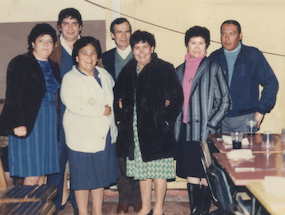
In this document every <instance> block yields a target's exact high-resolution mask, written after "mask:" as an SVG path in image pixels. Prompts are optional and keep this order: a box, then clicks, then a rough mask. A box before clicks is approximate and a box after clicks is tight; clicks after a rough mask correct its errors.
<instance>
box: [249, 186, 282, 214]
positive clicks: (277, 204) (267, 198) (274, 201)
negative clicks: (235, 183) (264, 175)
mask: <svg viewBox="0 0 285 215" xmlns="http://www.w3.org/2000/svg"><path fill="white" fill-rule="evenodd" d="M246 187H247V189H248V190H249V191H250V192H251V193H252V194H253V196H254V197H255V198H256V199H258V201H259V202H260V203H261V204H262V205H263V207H264V208H265V209H266V210H267V211H268V212H269V213H270V214H271V215H281V214H285V197H280V196H276V195H274V194H273V193H270V192H267V191H266V190H265V189H264V187H263V185H262V183H261V182H260V181H256V182H248V183H247V185H246Z"/></svg>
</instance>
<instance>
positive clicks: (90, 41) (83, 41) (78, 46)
mask: <svg viewBox="0 0 285 215" xmlns="http://www.w3.org/2000/svg"><path fill="white" fill-rule="evenodd" d="M88 44H91V45H93V46H94V47H95V49H96V53H97V58H98V59H101V55H102V51H101V45H100V42H99V40H97V39H96V38H94V37H81V38H80V39H79V40H77V41H76V42H75V43H74V45H73V51H72V60H73V64H74V65H76V64H78V62H77V61H76V57H77V56H78V53H79V51H80V49H82V48H83V47H85V46H87V45H88Z"/></svg>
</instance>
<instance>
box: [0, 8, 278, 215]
mask: <svg viewBox="0 0 285 215" xmlns="http://www.w3.org/2000/svg"><path fill="white" fill-rule="evenodd" d="M82 26H83V25H82V18H81V15H80V13H79V11H78V10H76V9H74V8H67V9H64V10H62V11H61V12H60V14H59V19H58V23H57V27H58V30H59V31H60V35H59V37H57V36H56V32H55V30H54V29H53V28H52V27H51V26H50V25H48V24H44V23H43V24H37V25H36V26H35V27H34V28H33V29H32V31H31V32H30V35H29V36H28V45H29V47H28V50H29V51H28V53H26V54H24V55H19V56H17V57H15V58H14V59H13V60H12V61H11V62H10V63H9V66H8V70H7V91H6V100H5V105H4V108H3V111H2V114H1V118H0V120H1V121H0V126H1V129H2V131H3V130H4V131H5V133H6V134H7V135H9V150H8V151H9V170H10V175H11V176H18V177H23V178H24V184H25V185H35V184H43V183H45V176H47V183H49V184H55V185H56V186H57V187H58V193H59V195H58V197H57V198H56V200H55V205H56V211H57V212H58V211H60V210H63V209H64V206H65V204H66V202H67V200H68V198H69V199H70V201H71V203H72V205H73V207H74V214H82V215H85V214H88V210H87V205H88V197H89V192H91V195H92V205H93V209H92V214H95V215H100V214H102V204H103V193H104V192H103V191H104V187H108V186H110V185H111V184H115V183H117V187H118V191H119V204H118V207H117V212H118V213H127V212H128V208H129V206H130V205H133V207H134V210H135V211H136V212H138V214H139V215H146V214H147V215H152V214H153V215H162V214H164V213H163V201H164V197H165V193H166V189H167V180H173V179H174V178H175V175H178V176H180V177H183V178H187V189H188V192H189V200H190V209H191V214H208V213H209V209H210V206H211V195H210V191H209V188H208V186H207V181H206V179H205V175H204V172H203V169H202V164H201V161H200V146H199V143H200V141H201V140H207V136H208V134H209V133H218V132H224V133H228V132H232V131H239V132H245V131H246V122H247V121H249V120H251V119H253V120H256V121H257V123H258V126H260V124H261V122H262V119H263V117H264V115H265V114H266V113H268V112H270V110H271V109H272V108H273V106H274V104H275V101H276V94H277V91H278V81H277V79H276V77H275V75H274V73H273V71H272V69H271V68H270V66H269V64H268V63H267V61H266V59H265V58H264V56H263V54H262V53H261V52H260V51H259V50H258V49H256V48H253V47H248V46H245V45H243V44H242V42H241V40H242V33H241V27H240V24H239V23H238V22H237V21H234V20H227V21H225V22H224V23H223V24H222V25H221V42H222V48H221V49H219V50H217V51H215V52H213V53H212V54H211V55H210V56H209V57H207V56H206V55H207V48H208V47H209V45H210V32H209V30H208V29H207V28H205V27H200V26H194V27H191V28H190V29H189V30H187V31H186V33H185V46H186V49H187V53H186V55H185V59H184V63H183V64H181V65H180V66H178V67H177V68H176V69H175V68H174V67H173V65H172V64H171V63H168V62H166V61H163V60H162V59H160V58H158V56H157V54H156V53H155V46H156V42H155V38H154V35H153V34H151V33H149V32H146V31H140V30H137V31H135V32H134V33H133V34H132V28H131V25H130V23H129V22H128V20H127V19H125V18H118V19H115V20H114V21H113V22H112V24H111V27H110V33H111V37H112V39H113V40H114V41H115V43H116V46H117V47H116V48H114V49H112V50H109V51H107V52H105V53H103V54H102V52H101V46H100V42H99V41H98V40H97V39H95V38H93V37H81V36H80V32H81V30H82ZM259 85H262V86H263V90H262V92H261V97H259ZM57 95H59V96H57ZM56 100H57V103H56ZM56 104H57V107H56ZM209 147H210V150H212V151H213V150H215V149H214V147H213V146H212V145H211V143H210V142H209ZM174 159H176V161H177V163H176V173H175V168H174ZM67 161H69V170H70V182H71V184H70V185H71V190H70V193H69V194H68V192H67V186H66V173H65V172H66V166H67V165H66V164H67ZM153 183H154V193H155V205H154V207H153V208H152V205H151V196H152V185H153Z"/></svg>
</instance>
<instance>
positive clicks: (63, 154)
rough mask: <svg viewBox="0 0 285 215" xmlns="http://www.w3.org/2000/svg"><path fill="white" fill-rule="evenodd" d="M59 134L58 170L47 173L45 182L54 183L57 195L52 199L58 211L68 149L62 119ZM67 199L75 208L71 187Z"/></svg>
mask: <svg viewBox="0 0 285 215" xmlns="http://www.w3.org/2000/svg"><path fill="white" fill-rule="evenodd" d="M59 135H60V136H59V141H58V143H57V150H58V160H59V171H60V172H59V173H57V174H52V175H49V176H48V177H47V183H48V184H54V185H56V186H57V189H58V196H57V197H56V199H55V200H54V204H55V206H56V211H59V209H60V206H61V201H62V191H63V182H64V173H65V166H66V163H67V160H68V151H67V145H66V143H65V134H64V130H63V126H62V121H61V123H60V130H59ZM70 183H71V182H70ZM69 199H70V201H71V204H72V206H73V208H77V203H76V199H75V194H74V191H73V190H71V189H70V193H69Z"/></svg>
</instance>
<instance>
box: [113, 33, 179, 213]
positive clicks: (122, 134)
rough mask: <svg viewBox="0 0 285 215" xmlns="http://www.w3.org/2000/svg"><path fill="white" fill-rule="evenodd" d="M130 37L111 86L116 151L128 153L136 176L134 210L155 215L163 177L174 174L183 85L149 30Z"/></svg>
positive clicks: (160, 201) (159, 209) (159, 205)
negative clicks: (126, 57)
mask: <svg viewBox="0 0 285 215" xmlns="http://www.w3.org/2000/svg"><path fill="white" fill-rule="evenodd" d="M130 43H131V47H132V50H133V54H134V58H133V59H132V60H130V61H129V62H128V63H127V64H126V65H125V67H123V69H122V71H121V73H120V74H119V76H118V79H117V81H116V85H115V87H114V96H115V99H114V111H115V118H116V122H117V125H118V129H119V135H118V140H117V156H119V157H127V176H128V177H134V179H135V180H140V190H141V197H142V209H141V211H140V212H139V213H138V214H139V215H146V214H152V213H153V214H158V215H160V214H163V211H162V205H163V200H164V196H165V192H166V180H167V179H173V178H174V177H175V174H174V173H175V172H174V161H173V156H175V155H176V153H175V148H176V146H175V137H174V129H173V128H174V122H175V119H176V117H177V115H178V113H179V112H180V110H181V106H182V101H183V94H182V88H181V85H180V83H179V80H178V79H177V76H176V74H175V71H174V68H173V65H171V64H170V63H167V62H165V61H163V60H161V59H159V58H157V55H156V54H155V53H154V48H155V39H154V36H153V35H152V34H150V33H148V32H145V31H143V32H142V31H136V32H135V33H133V35H132V36H131V39H130ZM152 181H154V190H155V198H156V201H155V207H154V210H152V209H151V190H152Z"/></svg>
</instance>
